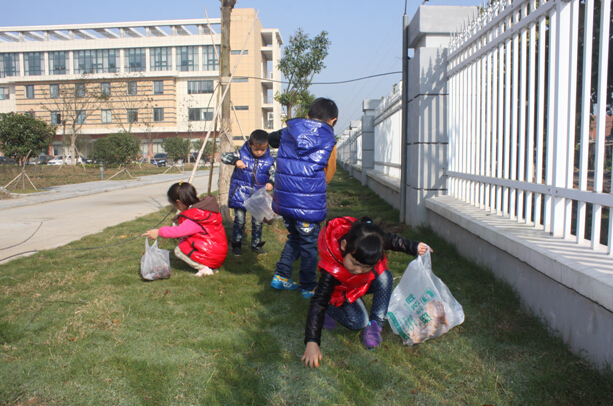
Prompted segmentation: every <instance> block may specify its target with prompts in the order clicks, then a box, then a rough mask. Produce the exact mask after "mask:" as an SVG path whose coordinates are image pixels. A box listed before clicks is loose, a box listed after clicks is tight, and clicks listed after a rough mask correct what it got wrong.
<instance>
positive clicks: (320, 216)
mask: <svg viewBox="0 0 613 406" xmlns="http://www.w3.org/2000/svg"><path fill="white" fill-rule="evenodd" d="M335 143H336V140H335V138H334V130H333V129H332V127H330V126H329V125H328V124H326V123H324V122H321V121H316V120H308V119H303V118H297V119H293V120H288V121H287V127H286V128H285V129H284V130H283V133H282V134H281V141H280V144H279V153H278V156H277V172H276V175H275V188H274V192H273V202H272V209H273V211H274V212H275V213H277V214H279V215H281V216H283V217H289V218H291V219H294V220H300V221H305V222H309V223H321V222H322V221H324V220H325V218H326V215H327V213H328V210H327V204H326V189H327V183H326V174H325V172H324V169H325V168H326V166H327V164H328V158H330V153H331V152H332V149H333V148H334V144H335Z"/></svg>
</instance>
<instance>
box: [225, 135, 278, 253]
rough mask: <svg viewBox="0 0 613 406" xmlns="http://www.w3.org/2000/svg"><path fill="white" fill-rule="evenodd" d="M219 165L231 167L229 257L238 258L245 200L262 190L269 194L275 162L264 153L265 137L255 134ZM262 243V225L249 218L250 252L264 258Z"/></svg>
mask: <svg viewBox="0 0 613 406" xmlns="http://www.w3.org/2000/svg"><path fill="white" fill-rule="evenodd" d="M221 162H223V163H224V164H227V165H235V166H236V167H235V168H234V172H233V173H232V178H231V179H230V193H229V195H228V207H230V208H233V209H234V226H233V227H232V254H234V256H239V255H241V244H242V240H243V231H245V215H246V212H247V211H246V210H245V206H244V203H245V200H247V199H248V198H249V196H251V192H252V189H253V191H255V190H257V189H260V188H263V187H265V188H266V190H268V191H270V190H272V188H273V185H274V181H275V165H274V163H275V161H274V158H273V157H272V156H271V155H270V150H269V149H268V133H267V132H266V131H264V130H255V131H254V132H252V133H251V136H250V137H249V141H247V142H245V144H244V145H243V146H242V148H241V149H240V150H239V151H236V152H225V153H223V154H221ZM264 244H265V241H262V222H261V221H256V220H255V219H254V218H253V217H252V218H251V250H252V251H253V252H254V253H256V254H265V253H266V251H264V248H262V247H263V245H264Z"/></svg>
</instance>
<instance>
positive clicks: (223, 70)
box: [218, 0, 236, 221]
mask: <svg viewBox="0 0 613 406" xmlns="http://www.w3.org/2000/svg"><path fill="white" fill-rule="evenodd" d="M220 1H221V52H220V54H221V55H220V58H219V81H220V93H221V94H222V95H223V94H224V92H225V91H226V87H227V86H229V85H230V83H229V81H230V18H231V16H232V9H233V8H234V5H235V4H236V0H220ZM228 93H230V92H228ZM232 151H234V143H233V141H232V122H231V121H230V94H227V95H226V97H225V98H224V99H223V100H222V103H221V138H220V140H219V153H220V154H223V153H224V152H232ZM233 169H234V168H232V167H231V166H230V165H223V164H221V163H220V164H219V183H218V190H219V194H218V198H219V207H220V211H221V215H222V217H223V218H224V220H226V221H229V220H231V219H232V215H231V213H230V209H229V208H228V194H229V191H230V177H231V176H232V170H233Z"/></svg>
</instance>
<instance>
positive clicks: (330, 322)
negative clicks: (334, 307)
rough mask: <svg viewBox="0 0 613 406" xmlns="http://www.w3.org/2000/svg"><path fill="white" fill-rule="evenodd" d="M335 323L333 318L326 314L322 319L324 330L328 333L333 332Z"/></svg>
mask: <svg viewBox="0 0 613 406" xmlns="http://www.w3.org/2000/svg"><path fill="white" fill-rule="evenodd" d="M336 323H337V321H336V320H335V319H334V318H333V317H331V316H328V313H326V316H325V317H324V328H325V329H326V330H328V331H332V330H334V327H336Z"/></svg>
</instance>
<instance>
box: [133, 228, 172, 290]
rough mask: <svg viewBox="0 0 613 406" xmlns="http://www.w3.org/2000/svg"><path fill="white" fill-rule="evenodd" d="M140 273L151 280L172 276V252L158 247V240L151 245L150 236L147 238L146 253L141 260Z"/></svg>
mask: <svg viewBox="0 0 613 406" xmlns="http://www.w3.org/2000/svg"><path fill="white" fill-rule="evenodd" d="M140 274H141V275H142V276H143V278H144V279H147V280H149V281H153V280H156V279H165V278H170V254H169V252H168V250H162V249H159V248H158V241H157V240H155V242H154V243H153V245H152V246H149V238H147V239H146V241H145V254H144V255H143V257H142V258H141V260H140Z"/></svg>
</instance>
